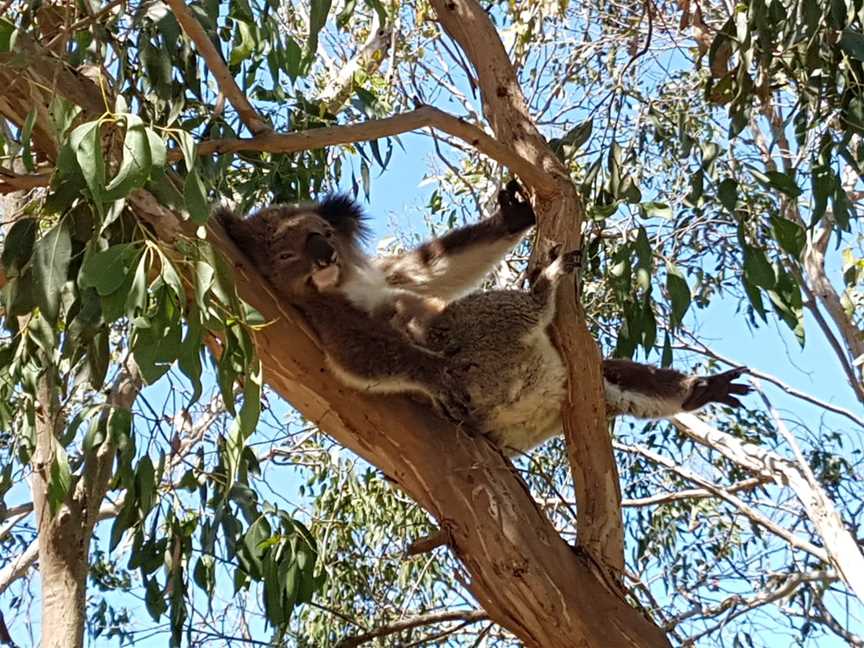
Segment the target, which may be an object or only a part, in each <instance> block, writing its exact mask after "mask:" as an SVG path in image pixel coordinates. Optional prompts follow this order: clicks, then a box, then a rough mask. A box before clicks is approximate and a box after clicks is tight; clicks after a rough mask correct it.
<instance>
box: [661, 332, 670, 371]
mask: <svg viewBox="0 0 864 648" xmlns="http://www.w3.org/2000/svg"><path fill="white" fill-rule="evenodd" d="M660 366H661V367H671V366H672V340H671V338H670V337H669V331H666V333H664V334H663V353H662V354H661V355H660Z"/></svg>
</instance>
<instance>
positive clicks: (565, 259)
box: [541, 245, 582, 283]
mask: <svg viewBox="0 0 864 648" xmlns="http://www.w3.org/2000/svg"><path fill="white" fill-rule="evenodd" d="M560 249H561V246H560V245H558V246H556V247H555V248H553V249H552V251H551V252H550V253H549V254H550V256H552V255H554V260H553V261H552V263H550V264H549V265H548V266H546V269H545V270H543V273H542V275H541V276H543V277H545V278H546V280H547V281H550V282H553V283H554V282H555V281H556V280H558V279H560V278H561V277H563V276H565V275H568V274H573V273H574V272H576V270H577V269H578V268H579V266H581V265H582V250H570V251H569V252H565V253H564V254H560V253H559V252H560Z"/></svg>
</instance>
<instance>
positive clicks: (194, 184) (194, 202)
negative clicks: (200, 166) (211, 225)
mask: <svg viewBox="0 0 864 648" xmlns="http://www.w3.org/2000/svg"><path fill="white" fill-rule="evenodd" d="M183 199H184V200H185V201H186V210H187V211H188V212H189V218H190V219H191V220H192V222H193V223H195V224H197V225H203V224H204V223H206V222H207V219H208V218H209V217H210V209H209V207H208V205H207V190H206V189H205V188H204V183H203V182H201V177H200V176H199V175H198V171H192V172H191V173H189V174H188V175H187V176H186V181H185V182H184V183H183Z"/></svg>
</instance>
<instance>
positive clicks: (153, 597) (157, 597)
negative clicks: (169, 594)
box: [144, 561, 168, 622]
mask: <svg viewBox="0 0 864 648" xmlns="http://www.w3.org/2000/svg"><path fill="white" fill-rule="evenodd" d="M160 562H161V561H160ZM144 582H145V590H146V593H145V594H144V605H145V606H146V608H147V612H148V613H149V614H150V617H151V618H152V619H153V620H154V621H157V622H158V621H159V619H160V618H162V615H163V614H165V610H167V609H168V604H167V603H166V602H165V597H163V596H162V590H161V589H159V584H158V583H157V582H156V579H155V578H145V579H144Z"/></svg>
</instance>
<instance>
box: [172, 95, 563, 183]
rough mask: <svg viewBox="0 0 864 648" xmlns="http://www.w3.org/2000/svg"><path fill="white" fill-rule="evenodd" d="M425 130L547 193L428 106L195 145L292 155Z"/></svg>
mask: <svg viewBox="0 0 864 648" xmlns="http://www.w3.org/2000/svg"><path fill="white" fill-rule="evenodd" d="M426 127H432V128H437V129H438V130H440V131H443V132H445V133H448V134H449V135H452V136H454V137H458V138H459V139H461V140H463V141H464V142H466V143H467V144H469V145H471V146H472V147H473V148H475V149H476V150H478V151H480V152H481V153H483V154H485V155H487V156H489V157H490V158H492V159H493V160H495V161H496V162H499V163H501V164H503V165H504V166H506V167H508V168H509V169H510V170H511V171H512V172H513V173H515V174H517V175H518V176H519V177H520V178H521V179H522V180H523V181H524V182H525V183H526V184H529V185H532V186H534V187H541V188H545V189H547V190H548V188H549V187H550V178H549V176H547V175H546V174H545V173H543V172H542V170H540V169H538V168H537V167H536V166H535V165H533V164H531V163H530V162H529V161H527V160H526V159H524V158H523V157H521V156H520V155H519V154H517V153H515V152H514V151H513V150H512V149H511V148H510V147H509V146H507V145H505V144H502V143H501V142H499V141H498V140H496V139H495V138H494V137H492V136H490V135H488V134H487V133H485V132H484V131H483V130H482V129H481V128H479V127H478V126H475V125H474V124H471V123H469V122H467V121H465V120H463V119H460V118H458V117H454V116H453V115H450V114H448V113H446V112H444V111H443V110H439V109H438V108H433V107H432V106H421V107H419V108H417V109H415V110H411V111H409V112H405V113H400V114H398V115H393V116H392V117H385V118H384V119H371V120H369V121H365V122H362V123H359V124H347V125H345V126H329V127H326V128H312V129H309V130H305V131H299V132H296V133H285V134H278V133H273V132H270V133H262V134H261V135H258V136H256V137H253V138H249V139H242V138H241V139H214V140H205V141H203V142H201V143H200V144H199V145H198V154H199V155H212V154H214V153H217V154H218V153H237V152H240V151H266V152H270V153H293V152H294V151H307V150H310V149H318V148H323V147H325V146H334V145H338V144H350V143H353V142H364V141H368V140H374V139H379V138H381V137H392V136H393V135H399V134H401V133H407V132H409V131H415V130H419V129H421V128H426ZM168 156H169V158H170V159H172V160H178V159H180V158H181V157H182V156H183V154H182V153H181V152H180V151H178V150H172V151H170V152H169V154H168Z"/></svg>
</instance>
